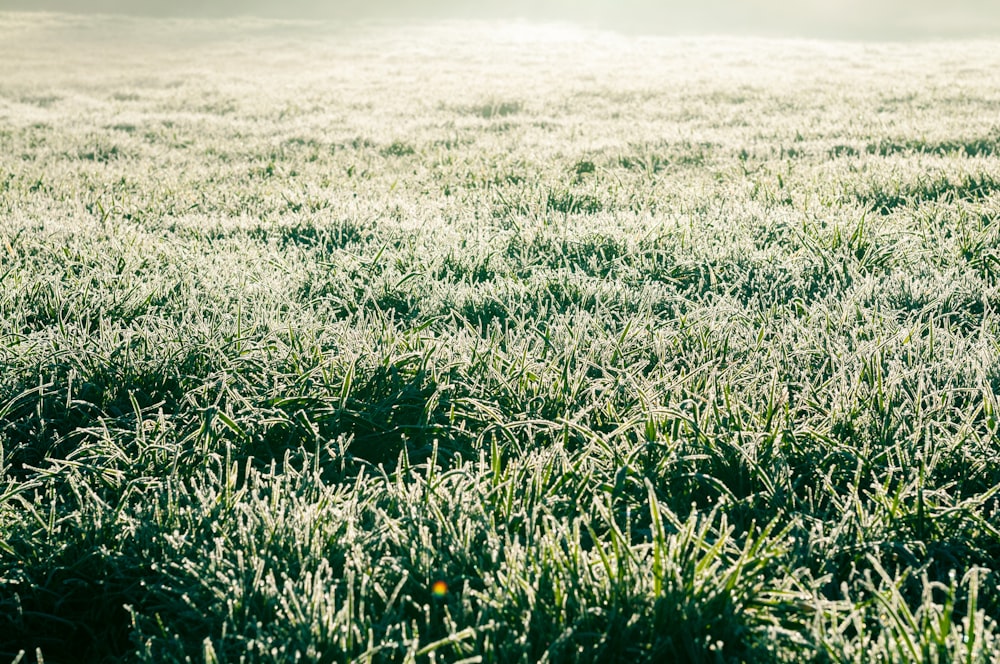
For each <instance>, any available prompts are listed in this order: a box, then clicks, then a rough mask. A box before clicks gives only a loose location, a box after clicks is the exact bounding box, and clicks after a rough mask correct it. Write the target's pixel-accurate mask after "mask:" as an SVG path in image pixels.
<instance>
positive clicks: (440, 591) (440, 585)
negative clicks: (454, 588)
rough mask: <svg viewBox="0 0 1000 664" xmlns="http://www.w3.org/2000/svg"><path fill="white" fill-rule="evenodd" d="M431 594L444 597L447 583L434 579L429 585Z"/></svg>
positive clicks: (446, 592)
mask: <svg viewBox="0 0 1000 664" xmlns="http://www.w3.org/2000/svg"><path fill="white" fill-rule="evenodd" d="M431 594H432V595H434V597H436V598H438V599H442V598H444V596H445V595H447V594H448V584H447V583H445V582H444V581H435V582H434V585H432V586H431Z"/></svg>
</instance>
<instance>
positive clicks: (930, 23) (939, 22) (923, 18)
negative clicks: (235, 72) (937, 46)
mask: <svg viewBox="0 0 1000 664" xmlns="http://www.w3.org/2000/svg"><path fill="white" fill-rule="evenodd" d="M4 10H13V11H55V12H71V13H93V12H100V13H121V14H132V15H150V16H169V17H226V16H247V15H250V16H260V17H267V18H289V19H295V18H302V19H334V20H345V19H346V20H352V19H371V20H394V21H411V20H440V19H477V18H482V19H526V20H538V21H569V22H574V23H580V24H583V25H587V26H590V27H601V28H608V29H615V30H621V31H625V32H642V33H660V34H705V33H722V34H749V35H763V36H792V37H832V38H849V39H911V38H935V37H969V36H1000V3H992V2H988V1H985V0H951V1H950V2H948V1H941V0H910V1H909V2H903V1H901V0H871V1H869V2H864V1H862V0H834V1H832V2H822V1H821V0H801V1H798V2H791V1H789V0H702V1H701V2H698V3H694V2H682V1H679V0H668V1H667V2H653V1H652V0H620V1H618V2H614V1H613V0H578V1H576V2H572V1H571V0H536V1H535V2H531V1H530V0H508V1H507V2H500V1H499V0H487V1H484V2H475V3H470V2H460V1H458V0H409V1H406V0H367V1H362V0H345V1H340V2H333V3H330V2H319V1H317V0H285V1H284V2H279V1H277V0H245V1H242V2H240V1H236V0H200V1H196V0H172V1H170V2H167V1H166V0H132V1H131V2H130V1H129V0H0V11H4Z"/></svg>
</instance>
